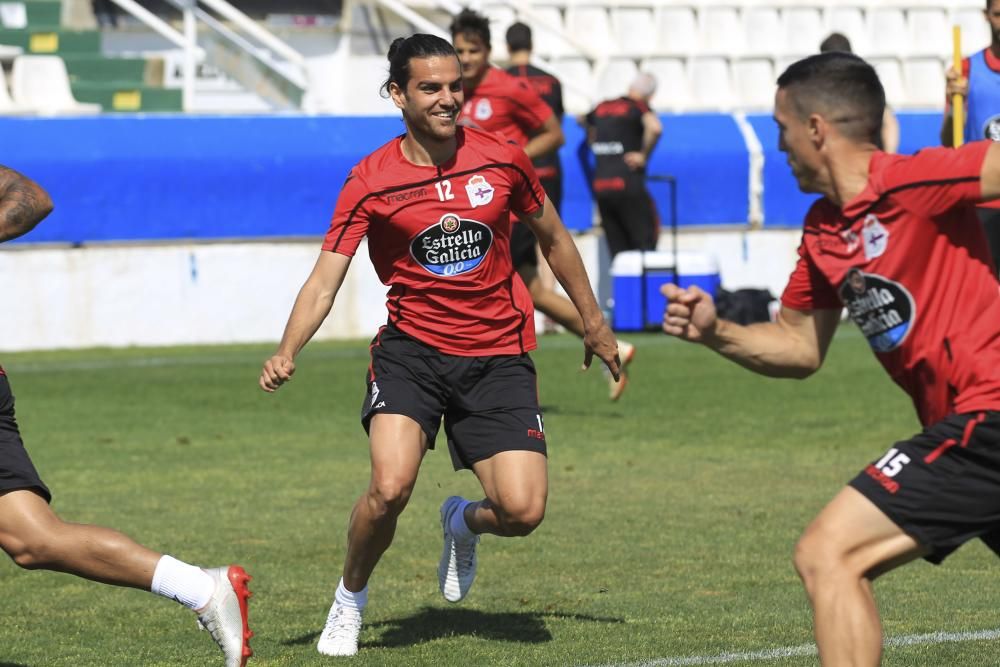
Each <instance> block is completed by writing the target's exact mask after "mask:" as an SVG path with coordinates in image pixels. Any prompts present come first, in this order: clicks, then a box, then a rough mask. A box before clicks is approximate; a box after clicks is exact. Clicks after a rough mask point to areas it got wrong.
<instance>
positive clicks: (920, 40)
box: [907, 7, 951, 58]
mask: <svg viewBox="0 0 1000 667" xmlns="http://www.w3.org/2000/svg"><path fill="white" fill-rule="evenodd" d="M907 27H908V37H907V42H909V44H910V54H911V55H926V56H937V57H938V58H943V57H946V56H947V55H948V54H949V53H951V22H950V21H949V20H948V13H947V12H946V11H945V10H944V8H942V7H937V8H930V7H924V8H915V9H911V10H910V11H909V12H907Z"/></svg>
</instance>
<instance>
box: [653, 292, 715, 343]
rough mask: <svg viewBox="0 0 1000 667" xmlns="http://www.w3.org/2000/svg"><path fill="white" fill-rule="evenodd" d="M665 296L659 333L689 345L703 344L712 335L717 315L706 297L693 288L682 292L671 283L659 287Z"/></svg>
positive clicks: (711, 301)
mask: <svg viewBox="0 0 1000 667" xmlns="http://www.w3.org/2000/svg"><path fill="white" fill-rule="evenodd" d="M660 292H661V293H662V294H663V296H665V297H667V307H666V308H665V309H664V311H663V332H664V333H666V334H669V335H671V336H677V337H678V338H682V339H684V340H689V341H691V342H693V343H704V342H705V341H706V340H708V339H709V338H711V337H712V336H713V335H714V334H715V327H716V325H717V324H718V321H719V316H718V313H717V312H716V310H715V302H714V301H713V300H712V297H711V295H710V294H708V293H707V292H705V291H704V290H702V289H701V288H700V287H698V286H697V285H692V286H691V287H688V288H687V289H682V288H680V287H678V286H677V285H674V284H673V283H667V284H666V285H664V286H663V287H661V288H660Z"/></svg>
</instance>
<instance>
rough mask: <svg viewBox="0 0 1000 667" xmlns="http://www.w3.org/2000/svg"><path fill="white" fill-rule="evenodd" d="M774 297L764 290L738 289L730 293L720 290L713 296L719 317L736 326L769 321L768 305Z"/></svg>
mask: <svg viewBox="0 0 1000 667" xmlns="http://www.w3.org/2000/svg"><path fill="white" fill-rule="evenodd" d="M774 300H775V298H774V295H773V294H771V292H770V291H769V290H766V289H738V290H736V291H735V292H730V291H729V290H725V289H722V288H720V289H719V293H718V294H716V296H715V309H716V311H717V312H718V313H719V317H721V318H722V319H724V320H729V321H730V322H736V323H737V324H753V323H754V322H769V321H771V313H770V309H769V304H770V303H771V302H772V301H774Z"/></svg>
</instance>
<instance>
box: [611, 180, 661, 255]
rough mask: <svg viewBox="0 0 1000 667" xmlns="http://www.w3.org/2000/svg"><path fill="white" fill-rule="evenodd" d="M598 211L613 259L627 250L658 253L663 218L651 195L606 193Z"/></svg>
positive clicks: (645, 193) (642, 193)
mask: <svg viewBox="0 0 1000 667" xmlns="http://www.w3.org/2000/svg"><path fill="white" fill-rule="evenodd" d="M597 208H598V210H599V211H600V213H601V227H603V228H604V238H605V239H607V242H608V251H609V252H610V253H611V256H612V257H614V256H615V255H617V254H618V253H620V252H624V251H626V250H656V240H657V238H658V237H659V233H660V218H659V216H658V215H657V214H656V208H655V207H654V206H653V200H652V198H651V197H650V196H649V193H648V192H646V191H645V190H643V191H642V192H635V193H632V192H602V193H600V194H599V195H598V196H597Z"/></svg>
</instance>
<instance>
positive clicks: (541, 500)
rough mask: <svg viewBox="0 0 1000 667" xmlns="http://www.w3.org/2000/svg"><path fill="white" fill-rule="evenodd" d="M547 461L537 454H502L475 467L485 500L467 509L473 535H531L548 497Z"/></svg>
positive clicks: (510, 452) (467, 521)
mask: <svg viewBox="0 0 1000 667" xmlns="http://www.w3.org/2000/svg"><path fill="white" fill-rule="evenodd" d="M546 465H547V463H546V458H545V456H543V455H542V454H539V453H538V452H530V451H509V452H501V453H499V454H497V455H495V456H493V457H491V458H489V459H487V460H485V461H480V462H479V463H476V464H475V465H474V466H473V471H474V472H475V473H476V477H478V478H479V482H480V483H481V484H482V485H483V491H484V492H485V493H486V498H485V499H484V500H481V501H480V502H478V503H470V504H469V505H468V506H466V508H465V523H466V524H467V525H468V526H469V529H470V530H472V532H474V533H492V534H493V535H501V536H504V537H514V536H524V535H528V534H529V533H531V532H532V531H533V530H534V529H535V528H537V527H538V524H540V523H541V522H542V518H543V517H544V516H545V501H546V499H547V497H548V485H549V482H548V471H547V467H546Z"/></svg>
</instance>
